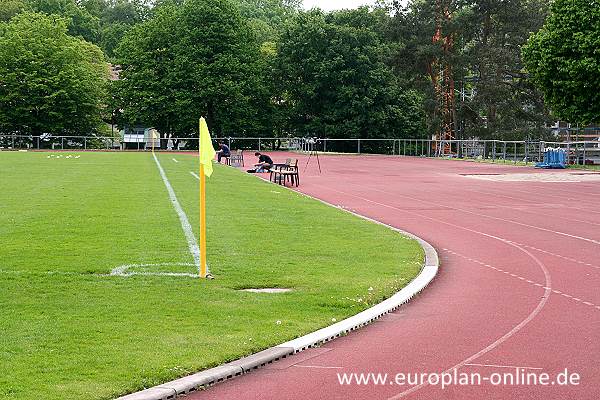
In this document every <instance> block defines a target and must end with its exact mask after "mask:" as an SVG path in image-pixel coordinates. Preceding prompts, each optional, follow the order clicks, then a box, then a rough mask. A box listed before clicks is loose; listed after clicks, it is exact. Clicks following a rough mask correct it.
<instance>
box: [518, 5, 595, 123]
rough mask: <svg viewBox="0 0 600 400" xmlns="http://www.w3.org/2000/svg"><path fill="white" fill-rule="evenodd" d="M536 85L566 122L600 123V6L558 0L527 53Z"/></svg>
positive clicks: (530, 70)
mask: <svg viewBox="0 0 600 400" xmlns="http://www.w3.org/2000/svg"><path fill="white" fill-rule="evenodd" d="M523 57H524V60H525V64H526V66H527V70H528V71H529V73H530V74H531V79H532V80H533V82H534V83H535V84H536V85H537V86H538V87H539V88H540V89H541V90H542V91H543V92H544V98H545V100H546V103H547V104H548V105H549V106H550V108H551V109H552V111H553V113H554V114H555V115H556V116H557V117H558V118H560V119H563V120H566V121H570V122H577V123H581V124H588V123H593V122H598V121H600V2H599V1H598V0H555V1H553V2H552V5H551V13H550V16H549V17H548V19H547V21H546V23H545V24H544V26H543V27H542V29H540V30H539V31H538V32H537V33H535V34H533V35H532V36H531V38H530V39H529V41H528V42H527V45H526V46H524V48H523Z"/></svg>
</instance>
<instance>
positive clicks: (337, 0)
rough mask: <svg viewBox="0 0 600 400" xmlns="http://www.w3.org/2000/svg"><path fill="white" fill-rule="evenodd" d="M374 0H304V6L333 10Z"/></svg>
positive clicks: (367, 3) (368, 3)
mask: <svg viewBox="0 0 600 400" xmlns="http://www.w3.org/2000/svg"><path fill="white" fill-rule="evenodd" d="M373 2H374V1H373V0H304V8H306V9H310V8H313V7H319V8H320V9H322V10H326V11H331V10H339V9H342V8H356V7H358V6H362V5H365V4H366V5H371V4H373Z"/></svg>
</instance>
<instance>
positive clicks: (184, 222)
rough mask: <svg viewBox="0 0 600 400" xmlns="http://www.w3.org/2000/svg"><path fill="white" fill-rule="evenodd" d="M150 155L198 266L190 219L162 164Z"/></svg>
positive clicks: (198, 252)
mask: <svg viewBox="0 0 600 400" xmlns="http://www.w3.org/2000/svg"><path fill="white" fill-rule="evenodd" d="M152 157H154V161H155V162H156V166H157V167H158V171H159V172H160V177H161V178H162V180H163V182H164V184H165V187H166V188H167V192H169V198H170V199H171V204H172V205H173V208H174V209H175V212H176V213H177V216H178V217H179V222H181V228H182V229H183V233H184V234H185V238H186V239H187V242H188V248H189V250H190V253H191V254H192V257H193V258H194V263H195V265H196V266H197V267H198V268H200V249H199V248H198V241H197V240H196V236H194V231H193V230H192V225H190V221H189V220H188V217H187V215H186V214H185V211H183V208H181V204H179V200H177V196H176V195H175V191H174V190H173V187H172V186H171V183H170V182H169V179H168V178H167V175H166V174H165V171H164V170H163V167H162V165H160V162H159V161H158V158H156V154H154V153H152Z"/></svg>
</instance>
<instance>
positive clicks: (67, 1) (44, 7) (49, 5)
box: [26, 0, 100, 43]
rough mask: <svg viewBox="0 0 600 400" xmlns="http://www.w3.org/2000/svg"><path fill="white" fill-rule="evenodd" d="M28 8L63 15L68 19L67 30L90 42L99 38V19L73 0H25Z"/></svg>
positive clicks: (96, 41)
mask: <svg viewBox="0 0 600 400" xmlns="http://www.w3.org/2000/svg"><path fill="white" fill-rule="evenodd" d="M26 2H27V5H28V7H29V9H30V10H32V11H35V12H39V13H44V14H47V15H57V16H60V17H64V18H65V19H67V21H68V25H67V26H68V32H69V34H70V35H72V36H80V37H82V38H84V39H85V40H87V41H88V42H91V43H98V42H99V39H100V21H99V19H98V18H97V17H95V16H93V15H92V14H90V13H89V12H88V11H87V10H86V9H85V8H83V7H80V6H79V4H77V3H76V2H75V0H26Z"/></svg>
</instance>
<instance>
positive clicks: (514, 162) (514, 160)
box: [513, 142, 517, 164]
mask: <svg viewBox="0 0 600 400" xmlns="http://www.w3.org/2000/svg"><path fill="white" fill-rule="evenodd" d="M514 145H515V147H514V149H515V150H514V154H513V164H516V163H517V142H515V143H514Z"/></svg>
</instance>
